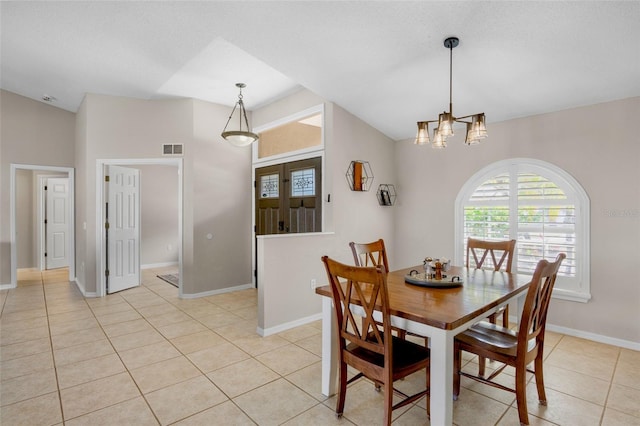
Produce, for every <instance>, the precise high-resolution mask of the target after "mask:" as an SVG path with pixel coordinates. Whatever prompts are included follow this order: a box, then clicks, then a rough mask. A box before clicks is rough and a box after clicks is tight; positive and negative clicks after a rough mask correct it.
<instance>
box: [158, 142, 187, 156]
mask: <svg viewBox="0 0 640 426" xmlns="http://www.w3.org/2000/svg"><path fill="white" fill-rule="evenodd" d="M183 153H184V144H183V143H174V144H171V143H164V144H162V155H182V154H183Z"/></svg>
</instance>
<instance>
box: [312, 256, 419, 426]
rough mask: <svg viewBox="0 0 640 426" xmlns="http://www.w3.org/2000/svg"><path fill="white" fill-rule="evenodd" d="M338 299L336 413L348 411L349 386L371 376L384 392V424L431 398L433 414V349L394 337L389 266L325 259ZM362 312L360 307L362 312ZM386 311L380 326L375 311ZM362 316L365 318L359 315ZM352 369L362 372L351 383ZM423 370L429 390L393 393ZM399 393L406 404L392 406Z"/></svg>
mask: <svg viewBox="0 0 640 426" xmlns="http://www.w3.org/2000/svg"><path fill="white" fill-rule="evenodd" d="M322 262H323V263H324V266H325V269H326V271H327V276H328V278H329V283H330V285H331V293H332V296H333V304H334V306H335V315H336V319H337V324H338V333H337V345H338V352H339V365H340V368H339V372H340V374H339V382H340V386H339V389H338V401H337V403H336V415H337V416H338V417H341V416H342V414H343V412H344V405H345V397H346V392H347V385H348V384H350V383H352V382H354V381H355V380H358V379H360V378H361V377H366V378H368V379H369V380H371V381H373V382H374V384H375V388H376V389H377V390H380V389H381V388H382V390H383V392H384V401H385V405H384V421H385V423H386V424H387V425H389V424H391V413H392V411H393V410H395V409H397V408H400V407H403V406H405V405H407V404H410V403H412V402H414V401H417V400H419V399H420V398H422V397H425V396H426V397H427V412H428V411H429V409H428V407H429V365H430V356H429V355H430V352H429V349H428V348H426V347H424V346H421V345H418V344H416V343H413V342H410V341H407V340H404V339H401V338H398V337H396V336H393V335H392V333H391V321H390V317H391V314H390V313H389V295H388V290H387V274H386V269H385V267H384V265H380V266H376V267H362V266H352V265H345V264H342V263H340V262H337V261H335V260H333V259H330V258H329V257H327V256H323V257H322ZM358 308H360V309H358ZM357 310H358V311H359V310H362V311H363V312H364V313H363V315H364V316H363V318H362V321H357V320H356V315H357V313H356V312H355V311H357ZM376 310H377V311H379V312H380V313H381V317H382V321H381V322H379V323H378V322H376V321H375V320H374V318H373V314H374V311H376ZM359 314H362V313H361V312H359ZM347 366H351V367H352V368H354V369H355V370H357V371H358V374H356V375H355V376H353V377H352V378H351V379H347ZM422 369H424V370H425V372H426V374H425V376H426V377H425V389H424V390H421V391H419V392H417V393H415V394H413V395H406V394H405V393H403V392H400V391H399V390H397V389H394V387H393V382H394V381H396V380H399V379H402V378H404V377H407V376H408V375H410V374H413V373H415V372H418V371H420V370H422ZM394 392H395V393H396V394H397V395H399V396H400V397H401V401H399V402H397V403H396V404H395V405H394V404H393V395H394Z"/></svg>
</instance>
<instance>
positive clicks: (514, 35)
mask: <svg viewBox="0 0 640 426" xmlns="http://www.w3.org/2000/svg"><path fill="white" fill-rule="evenodd" d="M0 14H1V16H0V23H1V30H0V31H1V33H0V35H1V52H0V54H1V56H0V58H1V61H2V62H1V69H0V72H1V74H0V83H1V87H2V88H3V89H5V90H8V91H11V92H14V93H18V94H20V95H23V96H27V97H30V98H33V99H38V100H40V99H41V98H42V97H43V96H45V95H47V96H49V97H54V98H55V100H54V101H53V102H52V104H53V105H55V106H58V107H60V108H64V109H66V110H69V111H76V110H77V108H78V106H79V105H80V103H81V101H82V98H83V96H84V94H85V93H100V94H109V95H117V96H128V97H136V98H142V99H162V98H171V97H192V98H198V99H203V100H206V101H210V102H215V103H219V104H223V105H233V103H234V102H235V101H236V99H237V94H238V92H237V89H236V87H235V86H234V85H235V83H236V82H244V83H246V84H247V87H246V89H244V92H243V94H244V101H245V104H246V106H247V108H248V109H253V108H257V107H260V106H262V105H265V104H267V103H269V102H272V101H273V100H276V99H279V98H281V97H283V96H286V95H287V94H289V93H291V92H293V91H296V90H298V89H299V88H300V87H305V88H307V89H309V90H311V91H313V92H315V93H316V94H318V95H320V96H322V97H323V98H325V99H327V100H329V101H333V102H336V103H337V104H339V105H340V106H342V107H343V108H345V109H347V110H348V111H350V112H351V113H353V114H354V115H356V116H358V117H360V118H361V119H362V120H364V121H366V122H367V123H369V124H370V125H371V126H373V127H375V128H377V129H379V130H380V131H381V132H383V133H385V134H386V135H388V136H389V137H391V138H393V139H395V140H400V139H405V138H410V137H413V136H414V134H415V122H416V121H418V120H425V119H434V118H437V115H438V113H439V112H442V111H444V110H446V109H448V103H449V50H448V49H446V48H445V47H444V46H443V40H444V39H445V38H446V37H448V36H457V37H459V38H460V45H459V46H458V47H457V48H455V49H454V50H453V108H454V115H458V116H461V115H468V114H472V113H477V112H485V113H486V116H487V125H488V126H490V124H491V122H496V121H502V120H507V119H511V118H516V117H522V116H528V115H534V114H540V113H545V112H551V111H557V110H562V109H567V108H572V107H576V106H582V105H589V104H595V103H599V102H605V101H610V100H614V99H622V98H627V97H632V96H640V25H638V22H640V2H638V1H623V2H615V1H593V2H581V1H570V2H560V1H554V2H549V1H541V2H534V1H526V2H525V1H510V2H505V1H495V2H484V1H482V2H481V1H451V2H446V1H440V2H432V1H420V2H404V1H336V2H329V1H300V2H293V1H289V2H284V1H229V2H220V1H215V2H214V1H212V2H188V1H186V2H183V1H164V2H146V1H144V2H125V1H117V2H116V1H114V2H58V1H49V2H18V1H15V2H12V1H3V2H1V3H0Z"/></svg>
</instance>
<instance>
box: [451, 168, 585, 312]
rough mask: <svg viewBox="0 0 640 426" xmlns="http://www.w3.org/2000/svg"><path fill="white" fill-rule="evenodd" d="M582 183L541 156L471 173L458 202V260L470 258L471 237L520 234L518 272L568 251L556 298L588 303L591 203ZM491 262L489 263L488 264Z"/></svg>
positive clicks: (529, 270)
mask: <svg viewBox="0 0 640 426" xmlns="http://www.w3.org/2000/svg"><path fill="white" fill-rule="evenodd" d="M588 201H589V200H588V198H587V196H586V193H585V192H584V190H583V189H582V187H581V186H580V185H579V184H578V183H577V182H576V181H575V180H574V179H573V178H572V177H571V176H569V175H568V174H566V173H565V172H564V171H562V170H561V169H558V168H557V167H555V166H553V165H551V164H548V163H543V162H540V161H537V160H530V159H515V160H507V161H502V162H498V163H495V164H494V165H492V166H489V167H487V168H485V169H484V170H482V171H481V172H479V173H477V174H476V175H475V176H473V177H472V178H471V179H470V180H469V181H468V182H467V184H465V186H464V187H463V189H462V190H461V192H460V194H458V199H457V201H456V236H457V238H459V239H460V238H461V239H462V242H460V241H458V244H457V245H456V260H457V262H458V263H464V262H465V261H466V259H465V256H466V242H467V239H468V238H469V237H473V238H479V239H483V240H508V239H512V238H513V239H516V241H517V244H516V254H515V256H514V264H513V265H514V267H513V270H514V272H516V271H517V272H518V273H520V274H533V271H534V269H535V266H536V264H537V263H538V261H540V260H541V259H547V260H553V259H555V257H556V256H557V254H558V253H561V252H562V253H566V255H567V258H566V259H565V260H564V262H563V264H562V266H561V269H560V271H559V274H558V275H559V277H558V280H557V282H556V286H555V289H554V297H559V298H563V299H568V300H576V301H582V302H586V301H587V300H589V299H590V297H591V295H590V288H589V254H588V253H589V245H588V240H589V234H588V232H589V206H588V204H589V203H588ZM487 266H490V265H487Z"/></svg>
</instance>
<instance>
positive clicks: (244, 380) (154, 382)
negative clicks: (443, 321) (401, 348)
mask: <svg viewBox="0 0 640 426" xmlns="http://www.w3.org/2000/svg"><path fill="white" fill-rule="evenodd" d="M167 272H170V271H167V270H166V269H165V270H145V271H144V277H143V281H144V285H142V286H141V287H139V288H135V289H131V290H127V291H123V292H120V293H117V294H114V295H110V296H107V297H104V298H100V299H97V298H94V299H85V298H84V297H82V295H81V294H80V293H79V292H78V290H77V289H76V286H75V284H72V283H69V282H67V280H66V276H67V273H66V271H64V270H63V271H52V272H46V273H42V274H41V273H40V272H30V271H20V274H19V280H20V283H19V286H18V288H17V289H14V290H8V291H2V292H0V306H1V307H2V314H1V316H0V332H1V336H0V376H1V382H0V392H1V393H0V403H1V407H0V424H2V425H3V426H10V425H61V424H65V425H74V426H75V425H85V424H86V425H101V424H104V425H147V424H148V425H157V424H162V425H168V424H178V425H214V424H224V425H254V424H258V425H276V424H287V425H314V424H316V425H332V424H341V425H350V424H358V425H372V424H379V423H380V421H381V419H382V410H381V404H380V401H381V395H380V394H379V393H376V392H375V391H374V390H373V386H372V385H371V384H370V383H368V382H366V381H362V380H361V381H359V382H356V383H354V384H353V385H351V387H350V389H349V391H348V392H347V403H346V409H345V414H344V417H343V418H342V419H341V420H338V419H336V417H335V416H334V413H333V409H334V407H335V397H333V398H328V399H327V398H325V397H324V396H322V395H321V394H320V391H319V390H320V345H321V325H320V323H319V322H316V323H313V324H309V325H304V326H300V327H297V328H295V329H292V330H289V331H286V332H283V333H280V334H278V335H273V336H269V337H266V338H262V337H259V336H258V335H257V334H256V332H255V330H256V311H257V308H256V304H257V294H256V291H255V290H243V291H238V292H234V293H226V294H221V295H216V296H210V297H205V298H200V299H191V300H182V299H179V298H178V297H177V289H176V288H175V287H173V286H171V285H169V284H167V283H166V282H164V281H162V280H160V279H158V278H156V274H158V273H167ZM546 345H547V347H546V362H545V369H546V370H545V373H546V374H545V379H546V387H547V396H548V399H549V404H548V406H546V407H542V406H539V405H538V404H537V402H536V401H535V394H536V392H535V385H533V384H531V383H530V384H529V389H528V390H529V392H528V394H529V396H530V398H529V399H530V401H529V412H530V421H531V422H532V424H534V425H581V426H583V425H640V353H639V352H635V351H631V350H627V349H621V348H618V347H614V346H608V345H604V344H599V343H594V342H590V341H586V340H581V339H577V338H573V337H570V336H564V335H560V334H556V333H548V335H547V337H546ZM466 360H467V362H468V363H467V365H466V366H465V368H469V369H475V368H477V365H476V364H474V360H472V359H470V358H467V359H466ZM507 373H508V372H507ZM502 377H503V379H504V380H505V381H506V382H509V380H510V379H511V378H512V376H509V374H507V375H502ZM421 381H422V376H420V377H416V378H414V377H410V378H407V379H406V380H405V381H403V382H401V383H400V386H401V387H404V388H410V387H412V386H413V385H414V383H415V384H416V385H418V382H421ZM463 386H464V388H463V389H462V392H461V395H460V399H459V400H458V401H457V402H455V403H454V410H455V411H454V422H455V424H456V425H460V426H462V425H474V426H475V425H515V424H517V423H518V420H517V411H516V409H515V402H514V397H513V396H512V394H510V393H506V392H503V391H499V390H496V389H493V388H489V387H487V386H483V385H480V384H478V383H475V382H471V381H468V380H466V379H465V381H463ZM424 404H425V403H424V400H423V401H419V402H418V403H416V404H415V405H412V406H409V407H406V408H405V409H403V410H399V411H398V412H396V413H395V415H394V424H396V425H424V424H429V422H428V420H427V416H426V411H425V405H424Z"/></svg>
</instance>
